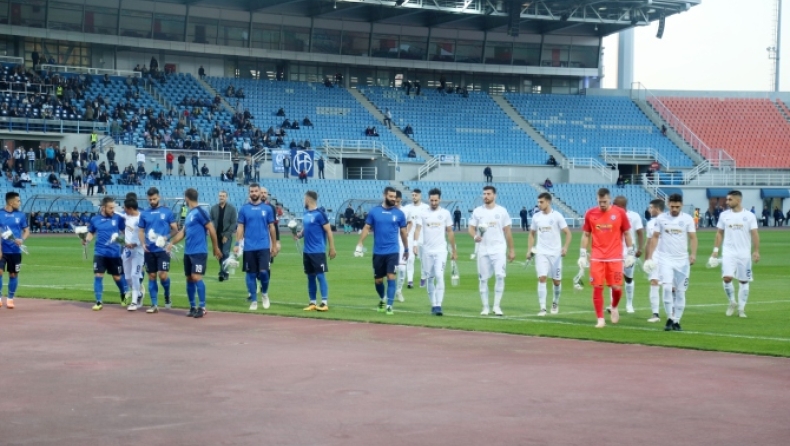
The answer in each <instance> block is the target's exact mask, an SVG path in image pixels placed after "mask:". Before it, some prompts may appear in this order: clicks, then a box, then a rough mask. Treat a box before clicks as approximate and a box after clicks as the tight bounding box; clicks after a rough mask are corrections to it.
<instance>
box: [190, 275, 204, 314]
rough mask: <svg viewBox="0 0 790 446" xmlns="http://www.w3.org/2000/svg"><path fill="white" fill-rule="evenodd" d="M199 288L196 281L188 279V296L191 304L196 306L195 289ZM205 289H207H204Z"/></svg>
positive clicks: (193, 306) (192, 306)
mask: <svg viewBox="0 0 790 446" xmlns="http://www.w3.org/2000/svg"><path fill="white" fill-rule="evenodd" d="M196 289H197V286H196V283H195V282H190V281H188V280H187V297H188V298H189V306H190V307H191V308H195V291H196ZM204 291H205V290H204Z"/></svg>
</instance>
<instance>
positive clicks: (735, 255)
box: [708, 190, 760, 317]
mask: <svg viewBox="0 0 790 446" xmlns="http://www.w3.org/2000/svg"><path fill="white" fill-rule="evenodd" d="M741 200H743V195H742V194H741V192H740V191H737V190H732V191H730V192H729V193H728V194H727V207H728V208H729V209H728V210H726V211H724V212H722V213H721V215H720V216H719V222H718V223H717V224H716V228H717V229H718V230H717V231H716V241H715V242H714V243H713V254H712V255H711V258H710V260H709V261H708V266H709V267H715V266H718V265H719V263H721V277H722V280H723V281H724V292H725V293H726V294H727V299H729V301H730V306H729V307H727V312H726V313H725V314H726V315H727V316H732V315H733V314H734V313H735V310H736V309H737V310H738V316H740V317H746V312H745V308H746V301H748V300H749V282H751V281H752V280H754V277H753V276H752V262H754V263H757V262H759V261H760V235H759V234H758V233H757V217H755V216H754V214H752V213H751V212H749V211H747V210H745V209H744V208H743V207H742V206H741ZM722 240H723V241H724V245H723V246H722ZM719 246H722V248H724V253H723V254H722V258H721V261H719V259H718V257H719ZM733 278H735V279H736V280H738V282H740V284H741V285H740V287H739V288H738V299H737V301H736V299H735V286H734V285H733V283H732V279H733Z"/></svg>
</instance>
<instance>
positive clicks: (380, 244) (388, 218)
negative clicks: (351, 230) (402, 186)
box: [365, 206, 406, 254]
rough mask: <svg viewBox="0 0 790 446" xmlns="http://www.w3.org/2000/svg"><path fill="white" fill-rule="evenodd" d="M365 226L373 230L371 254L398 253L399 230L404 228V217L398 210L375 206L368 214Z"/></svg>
mask: <svg viewBox="0 0 790 446" xmlns="http://www.w3.org/2000/svg"><path fill="white" fill-rule="evenodd" d="M365 224H367V225H369V226H370V227H371V229H373V254H399V253H400V245H399V243H398V240H399V239H400V228H405V227H406V216H405V215H404V214H403V212H401V210H400V209H395V208H389V209H385V208H384V207H383V206H376V207H374V208H373V209H371V210H370V212H369V213H368V217H367V218H366V219H365Z"/></svg>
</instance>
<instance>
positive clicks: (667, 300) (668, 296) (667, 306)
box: [663, 283, 674, 319]
mask: <svg viewBox="0 0 790 446" xmlns="http://www.w3.org/2000/svg"><path fill="white" fill-rule="evenodd" d="M663 288H664V311H666V312H667V317H668V318H671V319H674V313H673V311H672V307H673V305H674V299H673V298H672V284H671V283H665V284H664V286H663Z"/></svg>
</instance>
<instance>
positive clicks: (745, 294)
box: [730, 282, 749, 311]
mask: <svg viewBox="0 0 790 446" xmlns="http://www.w3.org/2000/svg"><path fill="white" fill-rule="evenodd" d="M730 285H732V283H730ZM748 300H749V282H746V283H742V284H741V286H740V287H738V301H739V302H738V311H743V310H744V308H746V302H747V301H748Z"/></svg>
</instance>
